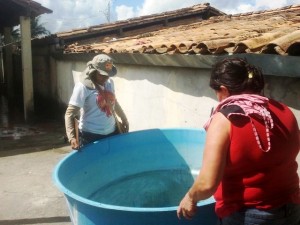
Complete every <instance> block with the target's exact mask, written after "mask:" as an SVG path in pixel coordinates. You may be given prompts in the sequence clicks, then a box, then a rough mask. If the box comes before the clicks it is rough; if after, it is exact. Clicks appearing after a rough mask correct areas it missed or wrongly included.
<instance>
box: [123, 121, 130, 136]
mask: <svg viewBox="0 0 300 225" xmlns="http://www.w3.org/2000/svg"><path fill="white" fill-rule="evenodd" d="M122 127H123V131H124V133H128V131H129V123H128V120H127V119H124V120H123V119H122Z"/></svg>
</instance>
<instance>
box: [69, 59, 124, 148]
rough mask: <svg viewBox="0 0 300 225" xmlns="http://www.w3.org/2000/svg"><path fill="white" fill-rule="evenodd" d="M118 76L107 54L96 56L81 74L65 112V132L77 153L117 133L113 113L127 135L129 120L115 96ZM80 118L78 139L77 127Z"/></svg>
mask: <svg viewBox="0 0 300 225" xmlns="http://www.w3.org/2000/svg"><path fill="white" fill-rule="evenodd" d="M116 74H117V69H116V67H115V66H114V65H113V61H112V59H111V58H110V57H109V56H108V55H105V54H99V55H96V56H95V57H94V58H93V59H92V60H91V61H89V62H88V63H87V67H86V69H85V70H84V71H83V72H82V73H81V76H80V78H79V80H80V82H77V83H76V84H75V87H74V89H73V93H72V96H71V98H70V101H69V105H68V108H67V110H66V113H65V127H66V133H67V137H68V140H69V142H70V145H71V147H72V149H77V150H78V149H79V148H80V147H82V146H84V145H87V144H88V143H91V142H94V141H97V140H100V139H102V138H105V137H109V136H112V135H116V134H118V133H119V132H120V131H119V130H118V127H117V124H116V122H117V121H116V118H115V117H114V116H113V112H112V111H113V110H114V111H115V112H116V114H117V115H118V116H119V117H120V118H121V120H122V123H121V125H122V129H123V131H124V132H128V130H129V124H128V120H127V118H126V115H125V113H124V111H123V110H122V108H121V106H120V104H119V102H118V101H117V99H116V97H115V89H114V83H113V80H112V79H111V77H113V76H115V75H116ZM80 109H81V113H80ZM78 115H80V119H79V140H77V138H76V127H75V125H74V124H75V123H74V120H75V119H76V117H78ZM79 142H80V143H79Z"/></svg>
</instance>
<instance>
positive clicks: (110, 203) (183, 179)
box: [53, 129, 217, 225]
mask: <svg viewBox="0 0 300 225" xmlns="http://www.w3.org/2000/svg"><path fill="white" fill-rule="evenodd" d="M204 141H205V131H204V130H202V129H151V130H142V131H136V132H130V133H127V134H121V135H116V136H113V137H109V138H106V139H103V140H100V141H98V142H94V143H92V144H89V145H87V146H86V147H84V148H83V149H82V150H81V151H74V152H72V153H70V154H68V155H67V156H66V157H65V158H64V159H63V160H61V161H60V162H59V163H58V165H57V166H56V167H55V170H54V173H53V178H54V182H55V184H56V186H57V187H58V188H59V189H60V190H61V191H62V192H63V193H64V196H65V197H66V199H67V205H68V208H69V212H70V217H71V220H72V223H73V224H74V225H176V224H190V225H196V224H197V225H201V224H203V225H215V224H217V217H216V215H215V213H214V199H213V198H210V199H207V200H205V201H201V202H199V203H198V208H199V210H198V213H197V215H196V216H195V217H194V218H193V219H192V220H186V219H184V218H182V219H180V220H179V219H178V218H177V215H176V210H177V207H178V205H179V202H180V200H181V199H182V197H183V196H184V194H185V193H186V191H187V190H188V189H189V187H190V186H191V185H192V183H193V181H194V179H195V177H196V176H197V174H198V172H199V170H200V169H201V164H202V153H203V145H204Z"/></svg>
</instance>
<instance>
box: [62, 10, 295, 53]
mask: <svg viewBox="0 0 300 225" xmlns="http://www.w3.org/2000/svg"><path fill="white" fill-rule="evenodd" d="M128 23H130V21H128ZM124 26H125V24H124ZM86 32H89V31H86ZM58 36H59V35H58ZM65 52H66V53H83V52H89V53H99V52H104V53H143V54H202V55H208V54H210V55H219V54H238V53H258V54H278V55H296V56H299V55H300V5H292V6H287V7H284V8H280V9H274V10H267V11H258V12H252V13H245V14H235V15H223V16H214V17H210V18H209V19H208V20H201V21H197V22H190V23H189V24H185V25H177V26H170V27H168V26H167V27H161V28H160V29H159V30H156V31H149V32H144V33H140V34H136V35H133V36H126V37H122V38H118V37H116V38H112V39H110V40H107V41H104V40H100V41H97V39H93V41H92V42H89V43H83V44H81V43H79V42H78V43H73V44H70V45H67V46H66V48H65Z"/></svg>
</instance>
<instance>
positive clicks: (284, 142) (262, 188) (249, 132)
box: [214, 100, 300, 218]
mask: <svg viewBox="0 0 300 225" xmlns="http://www.w3.org/2000/svg"><path fill="white" fill-rule="evenodd" d="M229 107H231V106H228V108H229ZM268 109H269V111H270V113H271V116H272V118H273V121H274V127H273V129H270V141H271V150H270V151H269V152H263V151H262V150H261V149H260V148H259V147H258V144H257V141H256V139H255V135H254V133H253V128H252V126H251V124H250V122H249V118H247V117H243V116H239V115H236V116H232V117H230V121H231V134H230V139H231V144H230V149H229V152H228V158H227V164H226V167H225V171H224V176H223V179H222V181H221V183H220V185H219V187H218V188H217V191H216V193H215V194H214V197H215V199H216V213H217V215H218V216H219V217H221V218H222V217H225V216H228V215H230V214H231V213H233V212H235V211H237V210H239V209H241V208H243V207H248V208H249V207H252V208H258V209H270V208H275V207H278V206H280V205H283V204H285V203H288V202H293V203H300V195H299V194H300V191H299V177H298V174H297V162H296V157H297V154H298V153H299V148H300V144H299V136H298V135H299V134H298V130H299V128H298V124H297V121H296V118H295V116H294V115H293V113H292V112H291V110H290V109H289V108H288V107H287V106H285V105H283V104H280V103H278V102H276V101H274V100H270V101H269V103H268ZM251 118H252V120H253V122H254V125H255V127H256V129H257V132H258V135H259V137H260V140H261V143H262V145H263V147H264V148H266V146H267V144H268V143H267V138H266V132H265V131H266V130H265V125H264V122H263V121H262V120H260V119H258V118H255V117H251Z"/></svg>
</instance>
